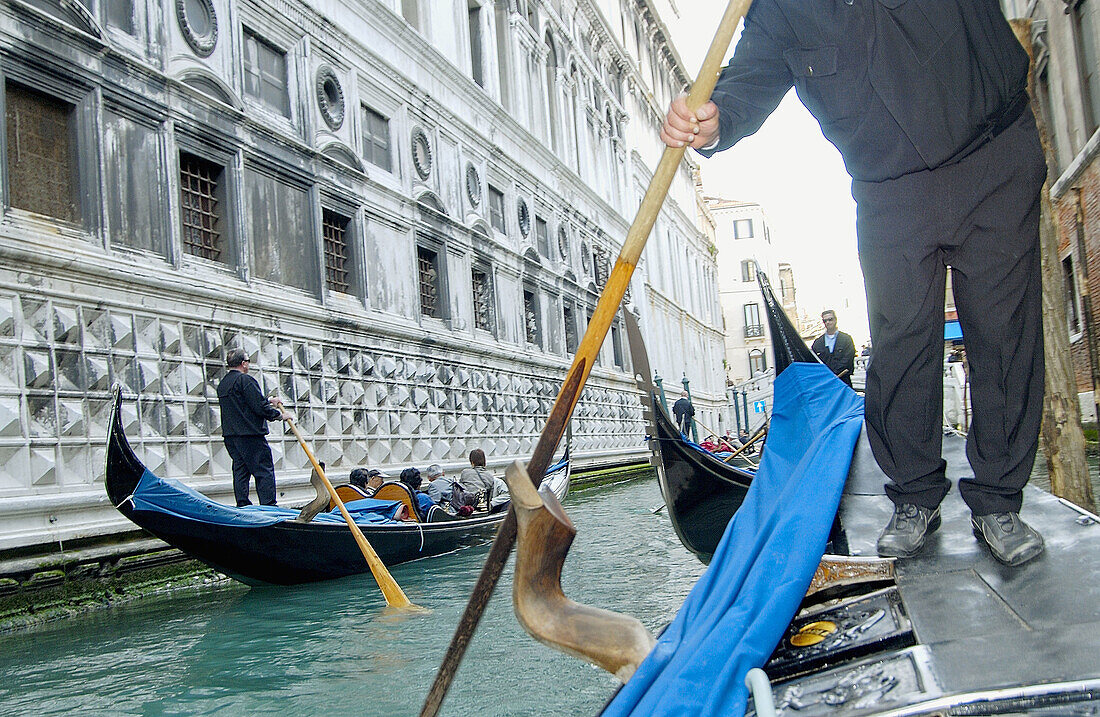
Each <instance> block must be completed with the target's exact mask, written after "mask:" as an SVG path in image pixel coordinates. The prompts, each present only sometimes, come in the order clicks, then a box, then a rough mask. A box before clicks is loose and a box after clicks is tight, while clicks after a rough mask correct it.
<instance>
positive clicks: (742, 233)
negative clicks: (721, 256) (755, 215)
mask: <svg viewBox="0 0 1100 717" xmlns="http://www.w3.org/2000/svg"><path fill="white" fill-rule="evenodd" d="M733 238H734V239H751V238H752V220H751V219H737V220H735V221H734V222H733Z"/></svg>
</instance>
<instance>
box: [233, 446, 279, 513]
mask: <svg viewBox="0 0 1100 717" xmlns="http://www.w3.org/2000/svg"><path fill="white" fill-rule="evenodd" d="M223 440H224V441H225V448H226V450H227V451H229V457H230V458H232V459H233V495H234V496H235V497H236V498H237V507H240V506H242V505H252V501H250V500H249V499H248V484H249V482H250V479H251V477H252V476H256V495H257V496H259V498H260V505H275V462H274V461H273V460H272V459H271V446H269V445H268V444H267V437H266V436H224V437H223Z"/></svg>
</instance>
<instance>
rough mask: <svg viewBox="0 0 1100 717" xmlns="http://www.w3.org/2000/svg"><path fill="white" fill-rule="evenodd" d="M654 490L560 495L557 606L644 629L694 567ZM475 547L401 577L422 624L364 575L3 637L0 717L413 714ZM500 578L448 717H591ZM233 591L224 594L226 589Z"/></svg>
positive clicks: (591, 686)
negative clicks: (569, 542)
mask: <svg viewBox="0 0 1100 717" xmlns="http://www.w3.org/2000/svg"><path fill="white" fill-rule="evenodd" d="M660 502H661V498H660V494H659V491H658V489H657V486H656V482H655V481H653V480H644V481H633V482H630V483H623V484H619V485H613V486H605V487H602V488H598V489H593V490H589V491H584V492H578V493H573V494H571V495H570V496H569V497H568V498H567V499H566V501H565V507H566V510H567V512H568V513H569V515H570V517H571V518H572V519H573V521H574V523H575V524H576V526H577V530H578V536H577V539H576V541H575V543H574V545H573V548H572V550H571V552H570V555H569V559H568V560H567V561H566V564H565V571H564V572H565V574H564V576H563V580H562V582H563V586H564V589H565V593H566V594H567V595H568V596H569V597H571V598H573V599H574V600H577V601H579V602H584V603H588V604H591V605H596V606H599V607H604V608H608V609H612V610H617V611H620V612H625V613H629V614H631V615H633V616H635V617H637V618H638V619H640V620H641V621H642V622H643V623H645V624H646V626H647V627H649V628H650V630H652V631H654V632H656V631H657V630H659V629H660V628H661V627H662V626H664V625H665V624H666V623H667V622H668V621H669V620H670V619H671V618H672V616H673V615H674V614H675V612H676V610H677V608H678V607H679V606H680V604H681V603H682V602H683V600H684V598H685V597H686V595H687V592H688V590H689V589H690V588H691V586H692V585H693V584H694V583H695V580H696V579H697V578H698V576H699V575H700V574H701V573H702V570H703V566H702V565H701V564H700V563H699V562H698V561H697V560H696V559H695V558H694V557H693V556H692V555H690V554H689V553H688V552H687V551H686V550H685V549H684V548H683V547H682V546H681V545H680V543H679V542H678V541H677V539H676V537H675V535H674V534H673V532H672V528H671V527H670V525H669V523H668V519H667V517H666V516H665V514H664V512H663V511H662V512H661V513H660V514H659V515H654V514H653V513H652V509H653V508H654V507H656V506H657V505H659V504H660ZM487 551H488V547H487V546H483V547H479V548H472V549H468V550H464V551H460V552H457V553H454V554H451V555H445V556H441V557H437V558H432V559H429V560H423V561H420V562H414V563H408V564H406V565H401V566H397V567H396V568H394V569H393V570H392V573H393V576H394V577H395V578H396V580H397V581H398V583H399V584H400V585H401V586H402V588H403V589H404V590H405V592H406V593H407V594H408V595H409V597H410V598H411V599H412V600H413V602H415V603H416V604H418V605H420V606H423V607H426V608H428V609H430V610H431V612H430V613H429V614H426V615H418V614H407V613H403V614H395V613H393V612H391V611H389V610H387V609H386V607H385V601H384V600H383V599H382V597H381V594H380V593H379V591H378V589H377V587H376V586H375V584H374V582H373V580H372V579H371V578H370V576H369V574H368V575H366V576H356V577H352V578H345V579H343V580H336V581H330V582H326V583H318V584H314V585H307V586H299V587H294V588H263V589H247V588H243V587H236V586H233V587H222V588H218V589H213V590H210V591H208V592H204V593H202V594H199V595H195V594H194V593H190V594H188V595H179V596H169V597H165V598H157V599H148V600H144V601H142V602H140V603H135V604H132V605H128V606H125V607H121V608H116V609H111V610H105V611H102V612H99V613H94V614H90V615H87V616H83V617H78V618H74V619H71V620H67V621H63V622H60V623H55V624H51V625H48V626H46V627H43V628H41V629H37V630H34V631H31V632H25V633H20V634H16V635H8V636H4V637H0V714H3V715H8V714H12V715H23V714H26V715H60V714H65V715H69V714H72V715H76V714H79V715H88V714H104V715H107V714H109V715H208V714H217V715H256V714H279V715H285V716H290V715H318V714H325V715H369V716H373V715H414V714H416V713H417V712H418V711H419V708H420V705H421V703H422V702H423V699H424V695H425V694H426V693H427V689H428V686H429V685H430V683H431V680H432V678H433V676H434V674H435V670H436V668H437V666H438V665H439V662H440V660H441V658H442V656H443V653H444V652H445V651H446V648H447V644H448V642H449V641H450V638H451V635H452V634H453V631H454V626H455V624H456V623H457V622H458V618H459V615H460V614H461V612H462V609H463V607H464V606H465V604H466V599H467V598H468V597H469V594H470V591H471V589H472V588H473V585H474V583H475V581H476V580H477V574H478V571H479V570H480V568H481V564H482V561H483V560H484V557H485V554H486V552H487ZM511 572H512V569H511V565H509V567H508V568H507V569H506V571H505V576H504V578H503V579H502V581H501V585H500V586H499V587H498V589H497V591H496V593H495V594H494V596H493V599H492V601H491V602H490V604H489V607H488V609H487V611H486V613H485V616H484V617H483V618H482V621H481V626H480V628H479V629H478V632H477V635H476V636H475V637H474V641H473V643H472V644H471V646H470V649H469V650H468V651H467V653H466V657H465V660H464V661H463V663H462V667H461V669H460V670H459V672H458V675H457V677H456V679H455V684H454V686H453V687H452V689H451V692H450V694H449V696H448V698H447V701H446V702H445V703H444V707H443V712H442V713H443V714H445V715H490V716H492V715H500V716H504V715H585V714H594V713H595V712H596V711H598V710H599V709H600V707H602V706H603V704H604V703H605V702H606V700H607V699H608V697H609V696H610V695H611V694H612V692H613V691H614V689H615V687H616V685H617V682H616V681H615V679H614V678H613V677H611V676H610V675H609V674H607V673H605V672H603V671H602V670H599V669H597V668H595V667H590V666H589V665H587V664H586V663H584V662H581V661H580V660H577V659H575V658H572V657H568V656H565V655H562V654H560V653H558V652H555V651H553V650H550V649H549V648H546V647H544V646H542V645H541V644H539V643H536V642H535V641H534V640H532V639H531V638H529V637H528V636H527V635H526V633H524V632H523V631H522V629H521V628H520V627H519V625H518V624H517V623H516V619H515V616H514V615H513V614H512V605H511ZM234 585H235V584H234Z"/></svg>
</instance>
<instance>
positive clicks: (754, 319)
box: [745, 304, 764, 338]
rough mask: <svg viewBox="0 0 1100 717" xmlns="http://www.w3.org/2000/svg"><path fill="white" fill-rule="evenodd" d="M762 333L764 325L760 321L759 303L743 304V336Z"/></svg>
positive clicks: (756, 335) (758, 335)
mask: <svg viewBox="0 0 1100 717" xmlns="http://www.w3.org/2000/svg"><path fill="white" fill-rule="evenodd" d="M763 335H764V325H763V324H761V323H760V305H759V304H745V338H755V337H760V336H763Z"/></svg>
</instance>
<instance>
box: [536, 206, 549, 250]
mask: <svg viewBox="0 0 1100 717" xmlns="http://www.w3.org/2000/svg"><path fill="white" fill-rule="evenodd" d="M535 241H536V243H537V244H538V248H539V254H540V255H541V256H544V257H546V258H547V259H549V258H550V227H549V226H548V225H547V224H546V220H545V219H542V218H541V217H537V216H536V217H535Z"/></svg>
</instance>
